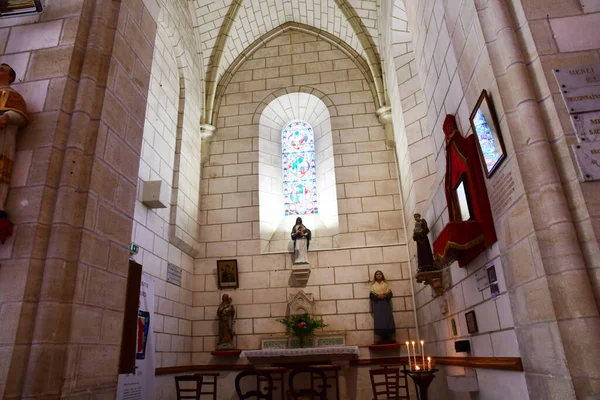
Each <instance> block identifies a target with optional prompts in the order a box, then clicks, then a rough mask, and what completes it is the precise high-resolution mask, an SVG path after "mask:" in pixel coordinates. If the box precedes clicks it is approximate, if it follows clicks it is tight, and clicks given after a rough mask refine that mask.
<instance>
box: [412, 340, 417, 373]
mask: <svg viewBox="0 0 600 400" xmlns="http://www.w3.org/2000/svg"><path fill="white" fill-rule="evenodd" d="M412 346H413V358H414V359H415V367H416V366H417V351H416V350H415V341H414V340H413V341H412Z"/></svg>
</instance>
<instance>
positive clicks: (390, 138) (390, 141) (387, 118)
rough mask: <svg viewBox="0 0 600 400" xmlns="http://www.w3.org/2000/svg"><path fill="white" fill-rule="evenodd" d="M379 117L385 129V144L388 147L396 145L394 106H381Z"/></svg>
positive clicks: (378, 111) (378, 112)
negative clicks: (393, 119)
mask: <svg viewBox="0 0 600 400" xmlns="http://www.w3.org/2000/svg"><path fill="white" fill-rule="evenodd" d="M377 118H379V122H380V123H381V125H383V129H384V130H385V144H386V145H387V146H388V147H396V138H394V126H393V125H392V107H388V106H385V107H381V108H380V109H379V110H377Z"/></svg>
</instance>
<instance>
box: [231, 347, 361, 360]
mask: <svg viewBox="0 0 600 400" xmlns="http://www.w3.org/2000/svg"><path fill="white" fill-rule="evenodd" d="M358 356H359V351H358V346H332V347H305V348H294V349H263V350H244V351H242V353H241V354H240V357H241V358H247V359H248V360H249V361H250V362H251V363H252V364H303V363H320V362H322V363H331V362H333V361H349V360H353V359H357V358H358Z"/></svg>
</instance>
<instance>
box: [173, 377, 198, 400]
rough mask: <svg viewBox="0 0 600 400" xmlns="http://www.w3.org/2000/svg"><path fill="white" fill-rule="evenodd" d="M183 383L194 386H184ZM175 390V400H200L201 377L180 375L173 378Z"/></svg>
mask: <svg viewBox="0 0 600 400" xmlns="http://www.w3.org/2000/svg"><path fill="white" fill-rule="evenodd" d="M183 382H193V383H195V384H196V385H185V384H183V385H182V383H183ZM182 386H184V387H182ZM194 386H195V387H194ZM175 389H176V390H177V400H184V399H194V400H200V391H201V389H202V376H197V375H182V376H176V377H175Z"/></svg>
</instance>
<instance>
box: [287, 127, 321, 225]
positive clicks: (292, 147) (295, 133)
mask: <svg viewBox="0 0 600 400" xmlns="http://www.w3.org/2000/svg"><path fill="white" fill-rule="evenodd" d="M281 156H282V157H281V158H282V168H283V196H284V205H285V215H305V214H317V213H318V212H319V209H318V206H317V162H316V158H315V139H314V133H313V129H312V127H311V126H310V125H309V124H307V123H306V122H304V121H299V120H298V121H292V122H290V123H289V124H287V125H286V127H285V128H284V129H283V131H281Z"/></svg>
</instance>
